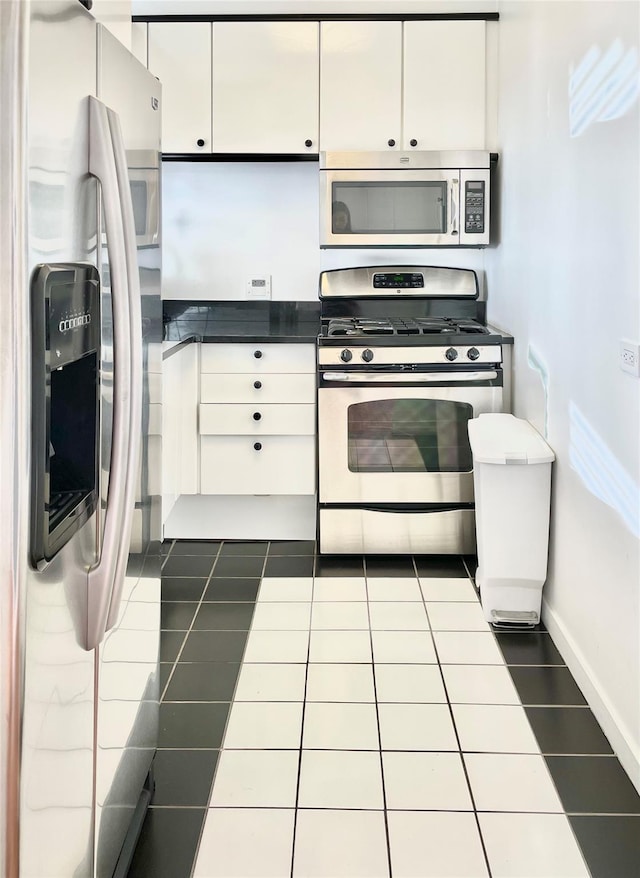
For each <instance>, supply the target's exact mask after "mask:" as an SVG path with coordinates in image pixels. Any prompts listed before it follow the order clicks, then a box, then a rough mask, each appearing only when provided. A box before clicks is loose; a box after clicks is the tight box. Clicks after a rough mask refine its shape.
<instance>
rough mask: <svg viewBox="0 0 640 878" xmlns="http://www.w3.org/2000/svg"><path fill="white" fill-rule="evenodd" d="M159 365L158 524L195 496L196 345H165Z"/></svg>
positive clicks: (196, 483)
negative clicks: (186, 498)
mask: <svg viewBox="0 0 640 878" xmlns="http://www.w3.org/2000/svg"><path fill="white" fill-rule="evenodd" d="M167 348H168V349H167V350H165V353H164V359H163V361H162V385H163V387H162V390H163V393H162V400H163V405H162V455H163V456H162V521H163V523H164V522H166V520H167V518H168V516H169V513H170V512H171V509H172V508H173V506H174V504H175V502H176V500H177V499H178V497H180V496H181V495H186V494H196V493H197V492H198V487H199V485H198V377H199V374H198V345H197V344H188V345H184V346H182V345H177V346H173V348H172V347H171V346H170V345H167Z"/></svg>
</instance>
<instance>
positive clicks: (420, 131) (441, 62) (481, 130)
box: [403, 21, 486, 150]
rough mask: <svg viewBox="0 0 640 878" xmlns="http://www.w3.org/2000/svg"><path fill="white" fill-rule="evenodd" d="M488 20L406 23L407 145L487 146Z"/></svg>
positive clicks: (404, 108) (428, 147) (436, 148)
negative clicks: (486, 38) (486, 36)
mask: <svg viewBox="0 0 640 878" xmlns="http://www.w3.org/2000/svg"><path fill="white" fill-rule="evenodd" d="M485 81H486V59H485V22H484V21H407V22H405V25H404V98H403V112H404V144H403V148H404V149H411V148H413V144H412V140H413V141H416V143H415V148H416V149H421V150H423V149H435V150H438V149H484V148H485V102H486V97H485V91H486V85H485Z"/></svg>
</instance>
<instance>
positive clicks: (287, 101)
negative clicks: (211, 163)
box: [213, 21, 319, 153]
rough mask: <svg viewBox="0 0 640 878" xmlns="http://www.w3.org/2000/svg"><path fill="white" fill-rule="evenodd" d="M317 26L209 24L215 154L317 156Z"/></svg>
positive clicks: (313, 24) (306, 22) (248, 23)
mask: <svg viewBox="0 0 640 878" xmlns="http://www.w3.org/2000/svg"><path fill="white" fill-rule="evenodd" d="M318 66H319V65H318V22H313V21H304V22H291V21H287V22H264V21H251V22H237V21H234V22H215V23H214V25H213V108H214V109H213V115H214V121H213V148H214V151H215V152H242V153H305V152H308V153H317V152H318V76H319V74H318Z"/></svg>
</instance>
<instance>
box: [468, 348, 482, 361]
mask: <svg viewBox="0 0 640 878" xmlns="http://www.w3.org/2000/svg"><path fill="white" fill-rule="evenodd" d="M467 356H468V357H469V359H470V360H477V359H478V357H479V356H480V351H479V350H478V348H469V350H468V351H467Z"/></svg>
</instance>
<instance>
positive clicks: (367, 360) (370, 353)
mask: <svg viewBox="0 0 640 878" xmlns="http://www.w3.org/2000/svg"><path fill="white" fill-rule="evenodd" d="M362 359H363V360H364V361H365V363H370V362H371V360H373V351H370V350H369V348H367V349H366V351H363V352H362Z"/></svg>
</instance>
